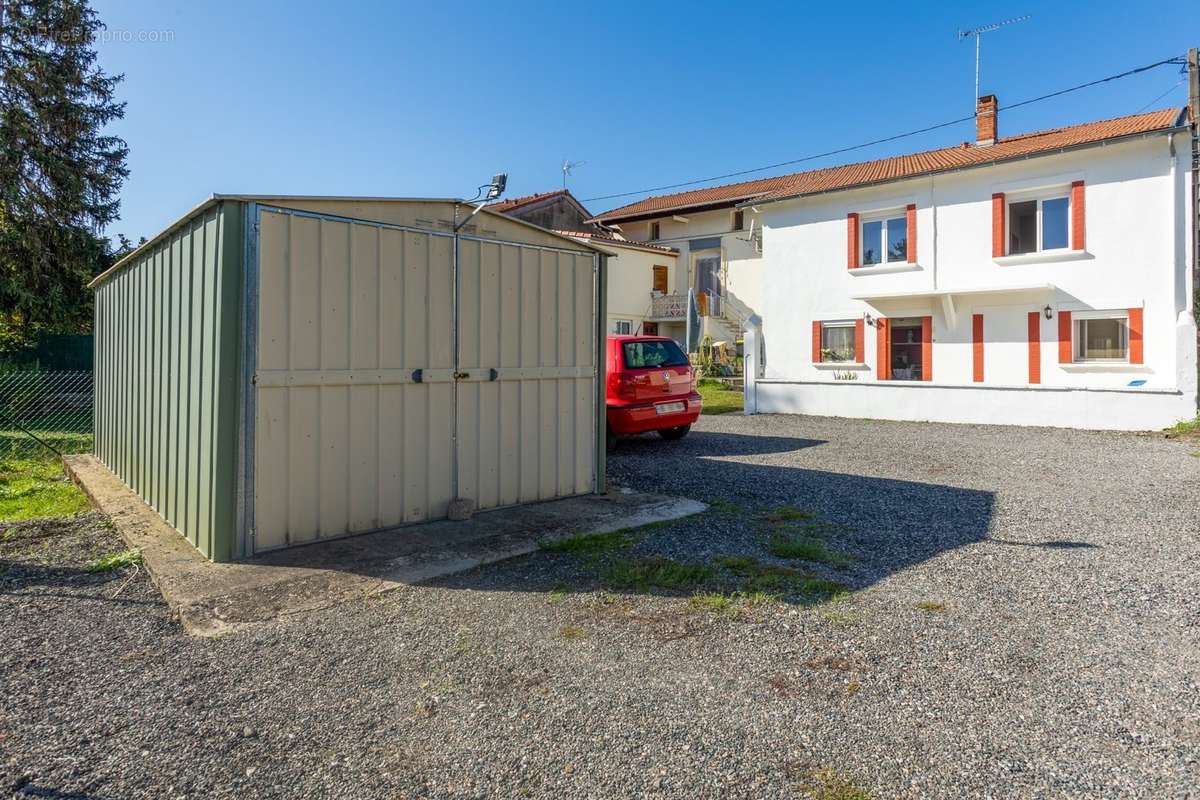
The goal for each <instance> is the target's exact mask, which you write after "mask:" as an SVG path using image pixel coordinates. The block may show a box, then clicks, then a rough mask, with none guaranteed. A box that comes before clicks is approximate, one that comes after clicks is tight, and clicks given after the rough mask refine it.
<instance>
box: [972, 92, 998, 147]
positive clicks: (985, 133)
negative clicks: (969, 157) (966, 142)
mask: <svg viewBox="0 0 1200 800" xmlns="http://www.w3.org/2000/svg"><path fill="white" fill-rule="evenodd" d="M995 143H996V95H994V94H985V95H984V96H983V97H981V98H979V100H978V101H977V102H976V104H975V145H976V146H977V147H987V146H988V145H990V144H995Z"/></svg>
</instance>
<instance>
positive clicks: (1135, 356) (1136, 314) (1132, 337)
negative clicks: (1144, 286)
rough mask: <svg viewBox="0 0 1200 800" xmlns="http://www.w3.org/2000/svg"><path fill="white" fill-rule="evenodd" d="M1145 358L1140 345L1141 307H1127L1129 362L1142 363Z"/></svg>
mask: <svg viewBox="0 0 1200 800" xmlns="http://www.w3.org/2000/svg"><path fill="white" fill-rule="evenodd" d="M1144 359H1145V353H1144V347H1143V345H1142V309H1140V308H1131V309H1129V363H1130V364H1142V363H1145V362H1144Z"/></svg>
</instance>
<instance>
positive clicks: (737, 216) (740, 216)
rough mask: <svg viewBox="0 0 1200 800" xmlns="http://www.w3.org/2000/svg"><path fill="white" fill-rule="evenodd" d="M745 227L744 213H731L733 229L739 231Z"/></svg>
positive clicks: (739, 211)
mask: <svg viewBox="0 0 1200 800" xmlns="http://www.w3.org/2000/svg"><path fill="white" fill-rule="evenodd" d="M745 225H746V212H744V211H741V210H738V211H734V212H733V229H734V230H735V231H740V230H741V229H742V228H743V227H745Z"/></svg>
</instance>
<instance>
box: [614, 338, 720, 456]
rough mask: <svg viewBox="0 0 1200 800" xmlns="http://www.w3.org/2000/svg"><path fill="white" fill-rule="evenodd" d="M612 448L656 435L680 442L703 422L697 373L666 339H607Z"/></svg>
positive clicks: (675, 346)
mask: <svg viewBox="0 0 1200 800" xmlns="http://www.w3.org/2000/svg"><path fill="white" fill-rule="evenodd" d="M607 364H608V385H607V387H606V394H607V396H608V401H607V406H608V444H609V446H612V445H613V444H614V443H615V442H616V437H618V436H626V435H630V434H636V433H645V432H647V431H658V435H659V436H661V437H662V438H664V439H682V438H683V437H684V436H686V435H687V432H688V431H689V430H691V427H692V423H693V422H695V421H696V418H697V417H698V416H700V405H701V402H700V394H699V393H698V392H697V391H696V373H695V371H694V370H693V369H692V365H691V364H689V363H688V359H687V356H686V355H685V354H684V352H683V350H681V349H680V348H679V345H677V344H675V342H674V341H673V340H672V339H668V338H667V337H665V336H609V337H608V358H607Z"/></svg>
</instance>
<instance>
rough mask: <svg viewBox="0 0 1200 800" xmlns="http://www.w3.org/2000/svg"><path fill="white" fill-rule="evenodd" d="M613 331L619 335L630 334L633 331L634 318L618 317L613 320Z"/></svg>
mask: <svg viewBox="0 0 1200 800" xmlns="http://www.w3.org/2000/svg"><path fill="white" fill-rule="evenodd" d="M613 333H615V334H617V335H618V336H628V335H629V334H631V333H633V320H629V319H618V320H615V321H614V322H613Z"/></svg>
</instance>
